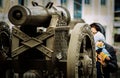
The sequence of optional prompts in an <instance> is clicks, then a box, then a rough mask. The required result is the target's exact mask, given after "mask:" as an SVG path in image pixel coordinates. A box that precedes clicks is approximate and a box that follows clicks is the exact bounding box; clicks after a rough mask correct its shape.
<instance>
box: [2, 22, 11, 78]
mask: <svg viewBox="0 0 120 78" xmlns="http://www.w3.org/2000/svg"><path fill="white" fill-rule="evenodd" d="M10 48H11V39H10V29H9V26H8V25H7V23H5V22H2V21H1V22H0V73H1V74H0V77H1V78H12V74H13V73H12V69H11V62H10V61H11V52H10ZM3 70H4V71H3Z"/></svg>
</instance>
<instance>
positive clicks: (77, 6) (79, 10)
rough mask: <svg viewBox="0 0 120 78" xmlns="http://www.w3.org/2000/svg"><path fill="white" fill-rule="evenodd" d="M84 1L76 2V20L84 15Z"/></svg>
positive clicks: (77, 0)
mask: <svg viewBox="0 0 120 78" xmlns="http://www.w3.org/2000/svg"><path fill="white" fill-rule="evenodd" d="M81 4H82V0H75V1H74V18H81V15H82V12H81V10H82V5H81Z"/></svg>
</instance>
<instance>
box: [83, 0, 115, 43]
mask: <svg viewBox="0 0 120 78" xmlns="http://www.w3.org/2000/svg"><path fill="white" fill-rule="evenodd" d="M91 1H92V2H91V4H89V5H88V4H87V5H86V4H85V3H84V0H83V4H82V6H83V9H82V19H84V20H85V21H86V22H87V23H88V24H91V23H93V22H98V23H101V24H102V25H103V26H104V27H105V29H106V42H107V43H109V44H111V45H112V44H113V19H114V0H106V1H107V3H106V5H101V4H100V0H91Z"/></svg>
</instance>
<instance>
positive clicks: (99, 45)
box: [95, 40, 104, 48]
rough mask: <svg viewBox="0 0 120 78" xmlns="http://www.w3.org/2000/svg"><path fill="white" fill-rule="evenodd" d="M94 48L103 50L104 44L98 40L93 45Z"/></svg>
mask: <svg viewBox="0 0 120 78" xmlns="http://www.w3.org/2000/svg"><path fill="white" fill-rule="evenodd" d="M95 45H96V47H98V48H103V47H104V42H103V41H102V40H98V41H97V42H96V43H95Z"/></svg>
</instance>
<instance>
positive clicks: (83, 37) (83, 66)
mask: <svg viewBox="0 0 120 78" xmlns="http://www.w3.org/2000/svg"><path fill="white" fill-rule="evenodd" d="M67 55H68V57H67V78H95V73H96V71H95V69H96V67H95V66H96V65H95V64H96V61H95V45H94V40H93V35H92V34H91V31H90V27H89V26H88V25H86V24H85V23H78V24H76V26H75V27H74V29H73V31H72V33H71V38H70V43H69V48H68V54H67Z"/></svg>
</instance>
